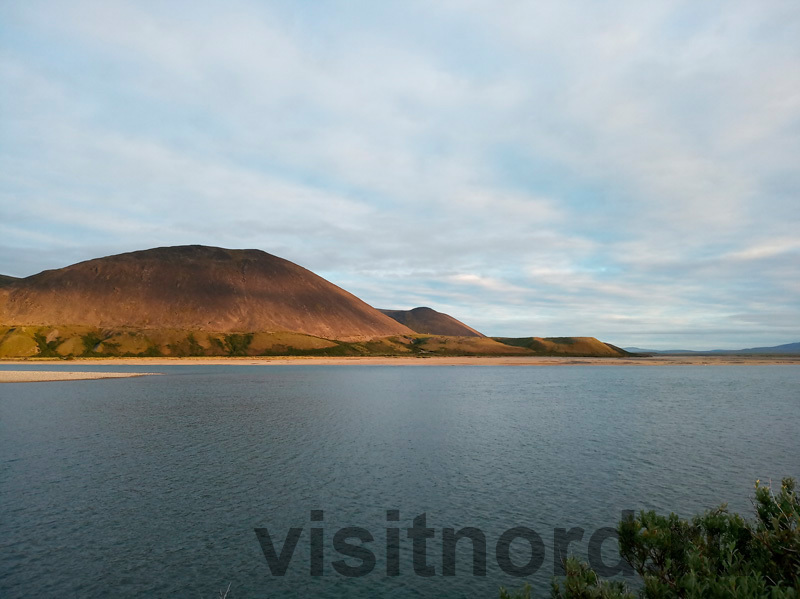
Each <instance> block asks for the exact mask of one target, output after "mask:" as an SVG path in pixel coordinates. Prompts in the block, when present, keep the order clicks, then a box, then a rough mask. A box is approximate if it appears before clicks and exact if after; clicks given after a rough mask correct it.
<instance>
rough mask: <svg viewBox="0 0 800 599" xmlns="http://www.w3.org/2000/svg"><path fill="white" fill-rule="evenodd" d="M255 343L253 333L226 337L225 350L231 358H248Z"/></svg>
mask: <svg viewBox="0 0 800 599" xmlns="http://www.w3.org/2000/svg"><path fill="white" fill-rule="evenodd" d="M252 341H253V333H245V334H243V335H240V334H231V335H225V349H226V351H227V352H228V355H229V356H246V355H247V348H248V347H250V343H251V342H252Z"/></svg>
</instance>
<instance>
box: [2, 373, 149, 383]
mask: <svg viewBox="0 0 800 599" xmlns="http://www.w3.org/2000/svg"><path fill="white" fill-rule="evenodd" d="M151 374H157V373H155V372H62V371H52V370H48V371H44V370H0V383H40V382H45V381H85V380H93V379H123V378H128V377H132V376H148V375H151Z"/></svg>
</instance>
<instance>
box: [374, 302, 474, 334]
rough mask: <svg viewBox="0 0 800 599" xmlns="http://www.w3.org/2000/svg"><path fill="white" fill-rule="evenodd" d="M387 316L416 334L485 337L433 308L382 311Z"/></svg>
mask: <svg viewBox="0 0 800 599" xmlns="http://www.w3.org/2000/svg"><path fill="white" fill-rule="evenodd" d="M380 311H381V312H383V313H384V314H386V316H389V317H390V318H393V319H394V320H396V321H397V322H399V323H401V324H404V325H405V326H407V327H408V328H409V329H411V330H412V331H414V332H416V333H423V334H426V335H449V336H455V337H485V335H483V334H482V333H479V332H478V331H476V330H475V329H473V328H471V327H468V326H467V325H465V324H464V323H463V322H461V321H460V320H456V319H455V318H453V317H452V316H450V315H449V314H444V313H442V312H437V311H436V310H433V309H432V308H424V307H422V308H414V309H413V310H380Z"/></svg>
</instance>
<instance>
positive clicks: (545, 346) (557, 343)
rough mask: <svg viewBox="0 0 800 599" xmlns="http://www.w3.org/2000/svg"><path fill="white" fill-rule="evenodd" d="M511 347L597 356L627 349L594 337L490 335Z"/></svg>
mask: <svg viewBox="0 0 800 599" xmlns="http://www.w3.org/2000/svg"><path fill="white" fill-rule="evenodd" d="M492 339H494V340H495V341H499V342H500V343H505V344H506V345H510V346H513V347H522V348H526V349H529V350H531V351H532V352H533V353H534V354H536V355H542V356H598V357H614V358H619V357H622V356H627V355H629V354H628V352H627V351H625V350H624V349H621V348H619V347H616V346H615V345H611V344H610V343H603V342H602V341H600V340H598V339H595V338H594V337H517V338H513V337H492Z"/></svg>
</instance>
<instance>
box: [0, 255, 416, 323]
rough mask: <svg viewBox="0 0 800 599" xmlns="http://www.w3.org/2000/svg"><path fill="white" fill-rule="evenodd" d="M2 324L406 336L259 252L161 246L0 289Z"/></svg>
mask: <svg viewBox="0 0 800 599" xmlns="http://www.w3.org/2000/svg"><path fill="white" fill-rule="evenodd" d="M0 324H4V325H48V326H62V325H84V326H91V327H132V328H140V329H184V330H197V331H215V332H236V331H265V332H267V331H296V332H300V333H305V334H308V335H315V336H319V337H325V338H329V339H364V338H371V337H379V336H388V335H406V334H410V333H411V332H412V331H411V330H410V329H408V328H407V327H405V326H403V325H402V324H400V323H398V322H397V321H395V320H393V319H391V318H389V317H388V316H385V315H384V314H381V313H380V312H379V311H378V310H376V309H374V308H372V307H371V306H369V305H367V304H366V303H364V302H363V301H361V300H360V299H358V298H357V297H355V296H354V295H352V294H350V293H348V292H346V291H344V290H343V289H340V288H339V287H337V286H336V285H333V284H332V283H330V282H328V281H326V280H325V279H323V278H321V277H319V276H317V275H315V274H314V273H312V272H310V271H309V270H306V269H305V268H302V267H301V266H298V265H296V264H294V263H292V262H289V261H288V260H284V259H282V258H278V257H277V256H273V255H271V254H267V253H266V252H262V251H260V250H227V249H221V248H214V247H205V246H197V245H194V246H178V247H164V248H156V249H151V250H144V251H139V252H131V253H127V254H119V255H117V256H109V257H106V258H98V259H96V260H89V261H87V262H81V263H79V264H74V265H72V266H68V267H66V268H61V269H58V270H48V271H44V272H41V273H39V274H37V275H33V276H31V277H27V278H25V279H18V280H16V281H11V282H10V283H8V284H7V285H5V286H3V287H2V288H0Z"/></svg>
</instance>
